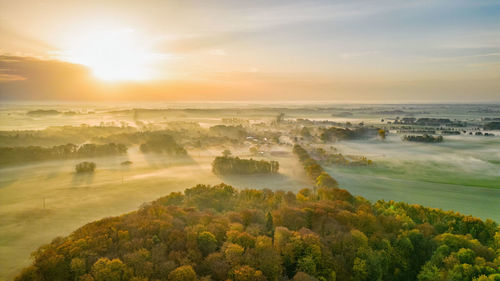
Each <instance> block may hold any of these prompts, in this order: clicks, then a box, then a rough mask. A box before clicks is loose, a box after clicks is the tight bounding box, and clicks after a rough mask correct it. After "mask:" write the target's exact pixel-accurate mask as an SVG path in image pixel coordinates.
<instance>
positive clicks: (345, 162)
mask: <svg viewBox="0 0 500 281" xmlns="http://www.w3.org/2000/svg"><path fill="white" fill-rule="evenodd" d="M312 153H313V155H314V156H315V157H317V158H319V159H320V161H321V162H323V163H325V164H328V165H332V164H333V165H342V166H369V165H372V164H373V161H372V160H370V159H368V158H366V157H365V156H350V159H348V158H347V157H345V156H344V155H342V153H327V152H326V151H325V150H324V149H322V148H317V149H314V150H313V151H312Z"/></svg>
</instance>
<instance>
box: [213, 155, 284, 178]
mask: <svg viewBox="0 0 500 281" xmlns="http://www.w3.org/2000/svg"><path fill="white" fill-rule="evenodd" d="M278 170H279V163H278V161H265V160H254V159H240V158H239V157H230V156H219V157H216V158H215V159H214V161H213V162H212V171H213V172H214V174H218V175H230V174H236V175H253V174H275V173H278Z"/></svg>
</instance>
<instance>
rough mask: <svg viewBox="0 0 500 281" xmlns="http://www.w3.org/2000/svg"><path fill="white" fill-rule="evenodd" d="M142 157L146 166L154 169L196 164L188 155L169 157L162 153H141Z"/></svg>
mask: <svg viewBox="0 0 500 281" xmlns="http://www.w3.org/2000/svg"><path fill="white" fill-rule="evenodd" d="M143 156H144V159H145V160H146V162H147V163H148V165H149V166H150V167H152V168H156V169H157V168H168V167H172V166H182V165H193V164H196V161H194V160H193V158H191V156H189V155H185V156H171V155H168V154H164V153H143Z"/></svg>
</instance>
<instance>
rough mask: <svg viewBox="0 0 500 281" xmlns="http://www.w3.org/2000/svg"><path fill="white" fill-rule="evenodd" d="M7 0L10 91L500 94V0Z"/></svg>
mask: <svg viewBox="0 0 500 281" xmlns="http://www.w3.org/2000/svg"><path fill="white" fill-rule="evenodd" d="M0 5H1V11H0V13H1V17H0V31H1V32H0V45H1V48H0V55H1V57H0V81H1V82H0V90H1V92H0V98H2V99H8V100H123V101H127V100H164V101H169V100H177V101H179V100H180V101H182V100H221V101H222V100H226V101H231V100H275V101H279V100H284V99H286V100H305V99H314V100H326V101H340V102H342V101H344V102H347V101H353V102H399V101H407V102H432V101H450V102H453V101H480V102H484V101H498V100H499V96H500V94H499V92H500V85H499V84H500V83H498V80H499V79H500V41H499V40H500V39H499V38H500V21H499V20H498V19H499V18H500V4H499V3H498V1H491V0H485V1H466V0H458V1H451V0H440V1H426V0H422V1H399V0H380V1H366V0H359V1H344V0H341V1H323V0H317V1H301V0H293V1H272V2H271V3H269V2H268V1H243V2H242V1H226V0H220V1H180V2H179V1H156V0H150V1H141V2H139V1H119V2H117V1H110V0H105V1H82V0H77V1H71V2H66V1H57V0H46V1H35V0H19V1H7V0H1V1H0ZM75 89H76V90H75Z"/></svg>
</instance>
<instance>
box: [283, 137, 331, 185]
mask: <svg viewBox="0 0 500 281" xmlns="http://www.w3.org/2000/svg"><path fill="white" fill-rule="evenodd" d="M293 153H295V155H297V157H298V158H299V161H300V163H302V166H303V167H304V170H305V171H306V173H307V175H308V176H309V178H311V179H312V180H313V181H314V183H315V184H316V186H318V187H326V188H338V187H339V184H338V182H337V180H335V179H334V178H332V177H331V176H330V174H328V173H327V172H325V170H324V169H323V167H321V165H320V164H319V163H318V162H317V161H316V160H314V159H313V158H312V157H311V156H310V155H309V153H308V152H307V151H306V150H305V149H304V148H303V147H302V146H300V145H298V144H295V145H294V146H293Z"/></svg>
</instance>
